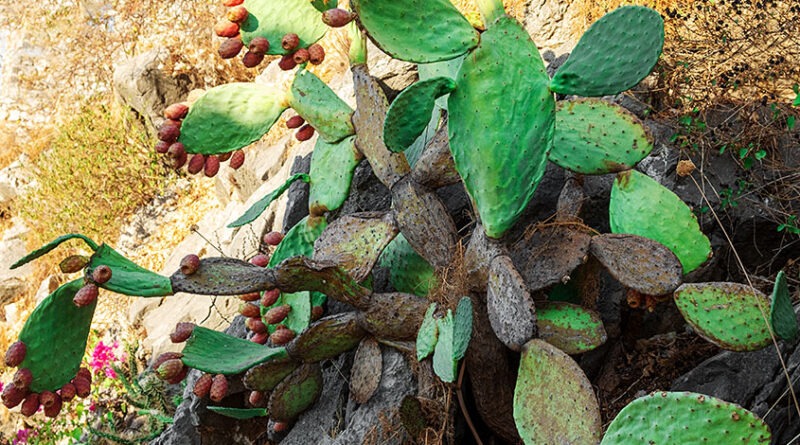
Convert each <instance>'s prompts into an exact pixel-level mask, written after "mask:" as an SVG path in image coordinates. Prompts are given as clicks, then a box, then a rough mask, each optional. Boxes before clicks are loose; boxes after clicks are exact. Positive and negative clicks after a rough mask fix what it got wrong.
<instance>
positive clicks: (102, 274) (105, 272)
mask: <svg viewBox="0 0 800 445" xmlns="http://www.w3.org/2000/svg"><path fill="white" fill-rule="evenodd" d="M110 279H111V268H110V267H108V266H106V265H105V264H101V265H99V266H97V267H95V268H94V270H93V271H92V280H93V281H94V282H95V283H97V284H104V283H107V282H108V280H110Z"/></svg>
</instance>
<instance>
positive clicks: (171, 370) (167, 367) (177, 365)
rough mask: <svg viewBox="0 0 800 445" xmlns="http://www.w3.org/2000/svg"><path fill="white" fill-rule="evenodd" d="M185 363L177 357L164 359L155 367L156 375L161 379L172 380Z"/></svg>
mask: <svg viewBox="0 0 800 445" xmlns="http://www.w3.org/2000/svg"><path fill="white" fill-rule="evenodd" d="M184 367H185V365H184V364H183V361H182V360H181V359H179V358H174V359H170V360H167V361H165V362H164V363H162V364H161V365H160V366H159V367H158V368H157V369H156V375H158V378H160V379H161V380H172V379H174V378H175V377H177V376H178V375H180V373H181V372H182V371H183V368H184Z"/></svg>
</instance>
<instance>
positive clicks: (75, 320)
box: [19, 278, 97, 392]
mask: <svg viewBox="0 0 800 445" xmlns="http://www.w3.org/2000/svg"><path fill="white" fill-rule="evenodd" d="M81 287H83V278H80V279H77V280H74V281H70V282H69V283H66V284H64V285H62V286H61V287H59V288H58V289H56V290H55V291H54V292H53V293H52V294H50V295H48V296H47V298H45V299H44V300H42V302H41V303H39V306H37V307H36V309H34V310H33V313H31V316H30V317H29V318H28V321H26V322H25V326H24V327H23V328H22V332H20V334H19V340H20V341H22V342H23V343H25V346H26V347H27V352H26V354H25V360H23V361H22V363H20V365H19V369H23V368H28V369H30V370H31V374H32V375H33V382H31V385H30V389H31V391H33V392H42V391H55V390H57V389H59V388H61V387H62V386H64V384H66V383H68V382H69V381H70V380H72V378H73V377H75V374H76V373H77V372H78V369H79V368H80V366H81V359H82V358H83V353H84V352H85V351H86V340H87V339H88V338H89V329H90V327H91V324H92V317H93V316H94V309H95V307H96V306H97V300H95V301H94V302H93V303H91V304H89V305H88V306H84V307H78V306H75V304H74V303H73V302H72V299H73V298H74V297H75V294H76V293H77V292H78V290H80V288H81Z"/></svg>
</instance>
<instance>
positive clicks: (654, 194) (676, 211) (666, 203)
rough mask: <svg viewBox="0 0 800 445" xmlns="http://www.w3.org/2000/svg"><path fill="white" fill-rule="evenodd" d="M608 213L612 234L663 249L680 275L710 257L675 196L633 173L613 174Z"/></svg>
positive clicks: (706, 244) (707, 246) (706, 242)
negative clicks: (630, 236)
mask: <svg viewBox="0 0 800 445" xmlns="http://www.w3.org/2000/svg"><path fill="white" fill-rule="evenodd" d="M608 213H609V223H610V225H611V231H612V232H613V233H631V234H634V235H639V236H643V237H645V238H650V239H652V240H655V241H658V242H659V243H661V244H663V245H665V246H667V247H668V248H669V249H670V250H671V251H672V252H674V253H675V255H676V256H677V257H678V259H679V260H680V261H681V265H682V266H683V273H684V274H686V273H689V272H691V271H693V270H695V269H696V268H697V267H699V266H700V265H701V264H703V263H704V262H705V261H706V260H707V259H708V258H709V257H710V256H711V242H710V241H709V240H708V238H706V236H705V235H704V234H703V232H701V231H700V226H699V225H698V224H697V218H695V216H694V215H693V214H692V211H691V209H689V207H688V206H687V205H686V204H685V203H684V202H683V201H681V199H680V198H678V196H677V195H676V194H675V193H673V192H672V191H670V190H669V189H667V188H666V187H664V186H662V185H661V184H659V183H658V182H656V181H655V180H653V179H652V178H650V177H649V176H647V175H645V174H643V173H639V172H638V171H636V170H630V171H626V172H622V173H619V174H618V175H617V178H616V180H615V181H614V185H613V187H612V188H611V201H610V202H609V204H608Z"/></svg>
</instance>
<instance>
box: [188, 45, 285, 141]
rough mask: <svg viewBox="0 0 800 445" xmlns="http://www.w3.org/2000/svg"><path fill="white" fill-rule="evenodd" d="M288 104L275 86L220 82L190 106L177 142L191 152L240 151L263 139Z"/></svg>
mask: <svg viewBox="0 0 800 445" xmlns="http://www.w3.org/2000/svg"><path fill="white" fill-rule="evenodd" d="M279 47H280V45H279ZM286 107H287V103H286V93H285V92H284V91H280V90H279V89H278V88H275V87H274V86H265V85H259V84H256V83H229V84H226V85H220V86H218V87H214V88H211V89H210V90H208V91H206V92H205V94H203V96H201V97H200V99H198V100H197V102H195V103H193V104H192V106H191V107H189V114H187V115H186V118H185V119H184V120H183V123H182V124H181V135H180V137H179V138H178V141H180V142H182V143H183V145H185V146H186V151H187V152H188V153H201V154H204V155H210V154H220V153H227V152H230V151H234V150H238V149H240V148H242V147H246V146H248V145H250V144H251V143H253V142H255V141H257V140H259V139H261V136H264V135H265V134H266V133H267V132H268V131H269V129H270V128H272V125H273V124H274V123H275V121H277V120H278V118H279V117H280V116H281V113H283V111H284V110H285V109H286Z"/></svg>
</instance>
